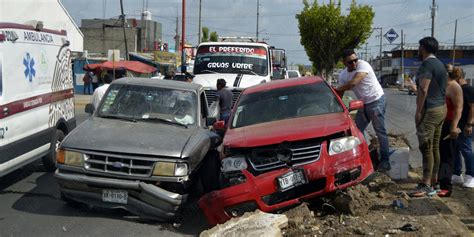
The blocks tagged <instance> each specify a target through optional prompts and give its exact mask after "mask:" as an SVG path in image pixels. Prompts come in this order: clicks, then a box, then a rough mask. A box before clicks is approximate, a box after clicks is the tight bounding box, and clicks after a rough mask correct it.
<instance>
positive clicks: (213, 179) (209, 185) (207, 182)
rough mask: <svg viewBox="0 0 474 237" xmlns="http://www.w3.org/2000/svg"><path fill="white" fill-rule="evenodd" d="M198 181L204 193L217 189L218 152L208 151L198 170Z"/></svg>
mask: <svg viewBox="0 0 474 237" xmlns="http://www.w3.org/2000/svg"><path fill="white" fill-rule="evenodd" d="M199 172H200V176H201V177H200V180H201V184H202V187H203V189H204V192H205V193H208V192H211V191H214V190H217V189H219V172H220V160H219V152H218V151H216V150H212V151H209V152H208V153H207V155H206V157H205V158H204V161H203V164H202V165H201V168H200V171H199Z"/></svg>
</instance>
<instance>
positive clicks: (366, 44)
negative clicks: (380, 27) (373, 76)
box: [365, 43, 369, 61]
mask: <svg viewBox="0 0 474 237" xmlns="http://www.w3.org/2000/svg"><path fill="white" fill-rule="evenodd" d="M368 45H369V43H365V61H367V55H368V54H369V53H368V52H367V47H368Z"/></svg>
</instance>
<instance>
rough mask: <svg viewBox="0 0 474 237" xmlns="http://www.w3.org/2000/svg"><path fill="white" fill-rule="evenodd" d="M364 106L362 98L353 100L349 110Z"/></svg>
mask: <svg viewBox="0 0 474 237" xmlns="http://www.w3.org/2000/svg"><path fill="white" fill-rule="evenodd" d="M363 108H364V102H362V100H353V101H351V102H349V111H354V110H358V109H363Z"/></svg>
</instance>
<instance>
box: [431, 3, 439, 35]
mask: <svg viewBox="0 0 474 237" xmlns="http://www.w3.org/2000/svg"><path fill="white" fill-rule="evenodd" d="M437 8H438V6H436V0H433V5H432V6H431V37H434V36H435V34H434V32H435V17H436V9H437Z"/></svg>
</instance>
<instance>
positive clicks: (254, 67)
mask: <svg viewBox="0 0 474 237" xmlns="http://www.w3.org/2000/svg"><path fill="white" fill-rule="evenodd" d="M267 55H268V53H267V49H265V47H261V46H245V45H214V46H213V45H204V46H200V47H199V48H198V50H197V53H196V59H195V61H194V74H203V73H213V72H215V73H236V74H239V73H242V74H251V75H255V74H256V75H259V76H267V75H268V71H269V70H268V56H267Z"/></svg>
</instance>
